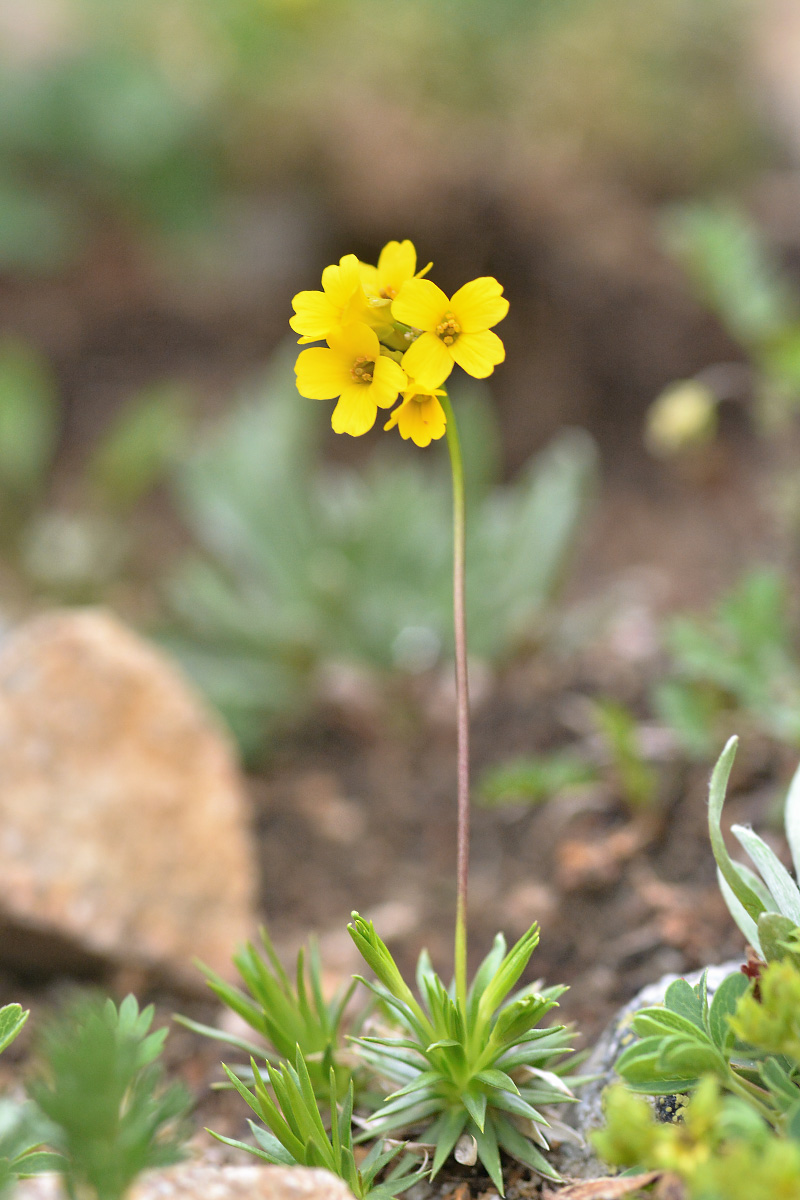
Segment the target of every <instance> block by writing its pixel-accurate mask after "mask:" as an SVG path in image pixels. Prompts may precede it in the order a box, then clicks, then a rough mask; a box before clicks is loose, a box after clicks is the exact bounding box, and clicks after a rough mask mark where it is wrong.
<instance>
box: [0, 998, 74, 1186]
mask: <svg viewBox="0 0 800 1200" xmlns="http://www.w3.org/2000/svg"><path fill="white" fill-rule="evenodd" d="M29 1015H30V1013H29V1010H28V1009H23V1008H22V1006H21V1005H20V1004H6V1005H4V1006H3V1008H0V1054H1V1053H2V1052H3V1050H5V1049H6V1047H7V1046H10V1045H11V1043H12V1042H13V1041H14V1039H15V1038H16V1037H17V1036H18V1035H19V1034H20V1032H21V1031H22V1027H23V1026H24V1024H25V1022H26V1021H27V1020H28V1016H29ZM50 1133H51V1129H50V1126H49V1124H48V1122H47V1121H46V1120H45V1119H44V1118H43V1117H42V1114H41V1113H40V1112H39V1111H38V1110H37V1109H36V1108H35V1106H34V1105H32V1104H18V1103H17V1102H16V1101H13V1100H10V1099H6V1098H2V1099H0V1195H2V1194H4V1193H5V1192H7V1191H8V1190H9V1189H10V1188H11V1187H12V1186H13V1184H14V1183H15V1182H16V1181H17V1180H18V1179H27V1178H28V1177H29V1176H30V1175H39V1174H40V1173H41V1172H42V1171H55V1170H59V1169H60V1168H61V1167H62V1166H63V1162H64V1160H63V1159H62V1157H61V1155H60V1154H55V1153H54V1152H53V1151H51V1150H48V1149H45V1146H46V1143H47V1142H48V1141H49V1134H50Z"/></svg>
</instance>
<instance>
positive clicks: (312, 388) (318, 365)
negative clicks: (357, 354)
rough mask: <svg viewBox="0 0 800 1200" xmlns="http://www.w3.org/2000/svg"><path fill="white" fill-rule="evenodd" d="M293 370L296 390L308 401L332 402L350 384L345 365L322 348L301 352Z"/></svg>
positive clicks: (329, 351)
mask: <svg viewBox="0 0 800 1200" xmlns="http://www.w3.org/2000/svg"><path fill="white" fill-rule="evenodd" d="M294 370H295V375H296V376H297V390H298V392H299V393H300V395H301V396H306V397H307V398H308V399H309V400H333V398H334V397H335V396H338V395H340V394H341V392H342V389H343V388H344V387H347V385H348V384H350V383H352V377H351V375H350V371H349V367H348V365H347V363H346V362H344V361H343V360H342V358H341V356H340V355H338V354H334V352H333V351H332V350H328V349H327V348H326V347H324V346H318V347H316V349H314V350H303V351H302V352H301V354H300V355H299V357H298V359H297V362H296V364H295V368H294Z"/></svg>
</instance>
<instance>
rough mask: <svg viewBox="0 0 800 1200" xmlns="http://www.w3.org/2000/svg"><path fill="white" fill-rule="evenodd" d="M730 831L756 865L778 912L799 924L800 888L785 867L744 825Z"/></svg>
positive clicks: (762, 840)
mask: <svg viewBox="0 0 800 1200" xmlns="http://www.w3.org/2000/svg"><path fill="white" fill-rule="evenodd" d="M731 833H732V834H733V835H734V837H735V838H736V839H737V840H738V842H739V843H740V845H741V846H743V847H744V849H745V850H746V851H747V853H748V854H749V855H750V857H751V859H752V860H753V862H754V863H755V865H756V866H757V867H758V870H759V871H760V873H761V877H762V878H763V880H764V882H765V883H766V885H767V887H768V888H769V890H770V892H771V894H772V895H773V896H774V898H775V901H776V903H777V907H778V910H779V912H781V913H782V914H783V915H784V916H785V917H790V918H791V920H792V921H794V923H795V925H800V890H798V887H797V884H796V883H795V882H794V880H793V879H792V877H791V875H790V874H789V872H788V871H787V870H786V867H785V866H784V865H783V863H782V862H780V860H779V859H778V857H777V855H776V854H774V853H773V851H772V850H770V848H769V846H768V845H767V843H766V842H765V841H764V839H763V838H760V837H759V836H758V834H757V833H754V832H753V830H752V829H748V828H747V827H746V826H744V825H732V826H731Z"/></svg>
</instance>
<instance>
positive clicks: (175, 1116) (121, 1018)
mask: <svg viewBox="0 0 800 1200" xmlns="http://www.w3.org/2000/svg"><path fill="white" fill-rule="evenodd" d="M152 1021H153V1009H152V1007H149V1008H146V1009H144V1010H142V1011H141V1012H140V1011H139V1006H138V1004H137V1002H136V1000H135V999H134V997H133V996H128V997H126V999H125V1000H123V1002H122V1004H121V1005H120V1006H119V1008H117V1007H116V1005H115V1004H114V1002H113V1001H112V1000H105V1001H104V1000H101V999H98V998H95V997H82V998H79V999H78V1000H76V1001H75V1002H74V1003H73V1004H72V1005H71V1006H69V1007H68V1009H67V1010H66V1011H65V1012H64V1013H62V1014H61V1015H60V1016H59V1017H57V1018H55V1019H54V1020H53V1021H52V1022H51V1024H50V1025H49V1026H48V1027H46V1028H45V1029H44V1030H43V1032H42V1035H41V1039H40V1045H39V1058H40V1066H39V1070H38V1074H37V1075H36V1077H35V1078H34V1079H33V1080H32V1081H31V1083H30V1085H29V1093H30V1096H31V1098H32V1099H33V1101H34V1102H35V1104H36V1105H37V1107H38V1109H39V1110H40V1111H41V1112H42V1113H44V1115H45V1116H46V1117H47V1119H48V1120H49V1121H50V1123H51V1125H52V1127H53V1128H52V1130H51V1134H50V1137H49V1139H48V1140H49V1142H50V1144H51V1145H52V1146H53V1147H54V1148H55V1149H56V1150H58V1152H59V1153H60V1154H61V1155H63V1163H62V1165H61V1170H62V1172H63V1175H64V1180H65V1184H66V1188H67V1191H68V1194H69V1195H70V1196H75V1195H86V1194H88V1195H90V1196H94V1197H96V1198H97V1200H120V1198H121V1197H122V1196H124V1195H125V1193H126V1192H127V1190H128V1188H129V1187H130V1185H131V1184H132V1183H133V1181H134V1179H135V1178H136V1177H137V1175H139V1173H140V1172H142V1171H144V1170H146V1169H148V1168H150V1167H161V1166H167V1165H169V1164H171V1163H174V1162H178V1161H179V1160H180V1158H181V1157H182V1150H181V1147H182V1144H183V1141H184V1139H185V1137H186V1136H187V1133H188V1131H187V1130H186V1128H185V1125H184V1117H185V1115H186V1113H187V1110H188V1108H189V1104H190V1097H189V1094H188V1093H187V1091H186V1089H185V1088H184V1087H183V1086H182V1085H180V1084H172V1085H170V1086H169V1087H166V1086H165V1085H164V1083H163V1070H162V1067H161V1065H160V1064H159V1063H158V1062H157V1059H158V1057H159V1055H160V1053H161V1050H162V1047H163V1044H164V1039H165V1038H166V1036H167V1030H166V1029H160V1030H158V1031H157V1032H155V1033H150V1032H149V1030H150V1026H151V1024H152Z"/></svg>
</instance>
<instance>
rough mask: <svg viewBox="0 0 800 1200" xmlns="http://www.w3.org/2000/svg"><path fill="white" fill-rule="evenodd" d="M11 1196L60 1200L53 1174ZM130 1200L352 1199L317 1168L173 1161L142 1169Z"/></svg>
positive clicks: (18, 1199)
mask: <svg viewBox="0 0 800 1200" xmlns="http://www.w3.org/2000/svg"><path fill="white" fill-rule="evenodd" d="M14 1194H15V1197H16V1200H62V1197H63V1195H64V1193H63V1191H62V1190H61V1187H60V1179H59V1176H58V1175H39V1176H36V1177H34V1178H33V1179H25V1180H22V1182H21V1183H19V1184H18V1185H17V1189H16V1191H15V1193H14ZM130 1200H353V1193H352V1192H351V1191H350V1189H349V1188H348V1186H347V1184H345V1183H344V1182H343V1180H341V1179H339V1178H338V1176H336V1175H332V1174H331V1173H330V1171H323V1170H321V1169H320V1168H318V1167H269V1166H264V1167H260V1166H252V1167H251V1166H243V1167H239V1166H219V1165H216V1164H210V1163H179V1164H178V1166H177V1167H169V1168H168V1169H167V1170H165V1171H148V1172H147V1173H146V1174H144V1175H142V1177H141V1178H140V1179H139V1180H138V1182H137V1183H136V1185H135V1186H134V1188H133V1189H132V1190H131V1193H130Z"/></svg>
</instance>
